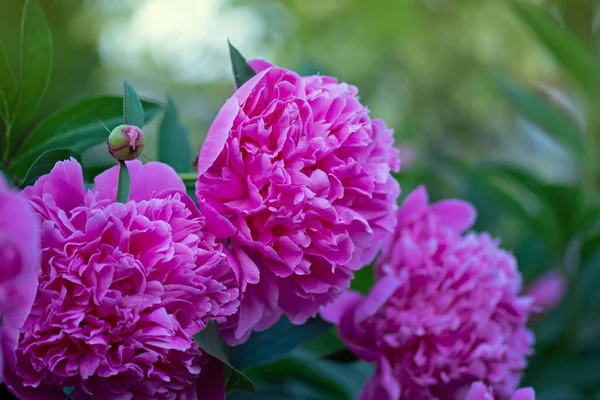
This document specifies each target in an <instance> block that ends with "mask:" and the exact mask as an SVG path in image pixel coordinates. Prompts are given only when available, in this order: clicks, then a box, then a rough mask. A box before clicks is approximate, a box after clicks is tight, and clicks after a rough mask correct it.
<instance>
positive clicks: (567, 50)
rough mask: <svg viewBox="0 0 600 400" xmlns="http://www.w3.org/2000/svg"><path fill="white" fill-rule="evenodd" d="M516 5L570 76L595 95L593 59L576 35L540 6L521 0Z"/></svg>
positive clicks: (518, 11)
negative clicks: (562, 26) (559, 24)
mask: <svg viewBox="0 0 600 400" xmlns="http://www.w3.org/2000/svg"><path fill="white" fill-rule="evenodd" d="M513 6H514V9H515V11H516V13H517V15H518V16H519V17H520V18H521V19H522V20H523V21H524V22H525V23H526V24H527V26H529V28H530V29H531V30H532V31H533V32H534V33H535V34H536V36H537V37H538V38H539V39H540V40H541V42H542V43H543V44H544V46H545V47H546V49H547V50H548V51H550V53H551V54H552V55H553V56H554V58H555V59H556V61H557V62H558V63H559V64H560V65H561V66H562V68H563V69H564V70H565V72H567V74H569V75H570V77H571V79H573V80H574V81H575V82H576V83H577V84H579V86H580V87H581V89H582V90H583V91H584V92H586V93H589V94H591V95H594V94H595V92H596V90H597V88H598V87H597V84H598V78H597V74H596V69H595V63H594V58H593V56H592V54H591V53H590V52H589V51H588V50H587V49H586V47H585V45H584V44H583V43H582V42H581V41H580V40H579V39H578V38H577V37H576V36H575V34H573V33H572V32H569V31H567V30H565V29H562V28H561V27H560V26H558V24H557V23H556V21H554V20H553V19H552V18H551V17H550V16H549V15H547V14H546V13H545V11H543V10H542V9H541V8H540V7H538V6H534V5H530V4H526V3H525V2H522V1H518V2H517V1H514V2H513Z"/></svg>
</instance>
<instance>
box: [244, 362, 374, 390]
mask: <svg viewBox="0 0 600 400" xmlns="http://www.w3.org/2000/svg"><path fill="white" fill-rule="evenodd" d="M248 373H249V374H252V376H255V375H256V376H257V377H258V376H260V378H261V379H263V380H266V381H271V382H281V381H286V380H290V379H295V380H300V381H302V382H306V383H309V384H310V385H311V386H313V387H315V388H318V389H320V390H322V391H325V392H326V393H327V395H326V396H323V398H326V399H353V398H356V396H357V395H358V393H360V390H361V389H362V386H363V384H364V382H365V381H366V379H367V378H368V377H369V375H371V374H372V373H373V366H371V365H369V364H366V363H364V362H354V363H337V362H334V361H328V360H321V359H319V358H317V357H316V356H315V355H314V354H312V353H310V352H309V351H306V350H294V351H293V352H292V353H291V354H290V355H289V356H288V357H286V358H284V359H281V360H279V361H276V362H274V363H271V364H267V365H263V366H260V367H256V368H252V369H251V370H249V371H248Z"/></svg>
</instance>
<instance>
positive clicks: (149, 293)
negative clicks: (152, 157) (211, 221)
mask: <svg viewBox="0 0 600 400" xmlns="http://www.w3.org/2000/svg"><path fill="white" fill-rule="evenodd" d="M127 166H128V168H129V172H130V175H131V195H130V201H129V202H127V204H121V203H115V202H114V198H115V191H116V186H117V176H118V167H114V168H111V169H110V170H108V171H106V172H104V173H102V174H100V175H99V176H98V177H97V178H96V180H95V183H96V186H95V188H94V189H92V190H90V191H88V192H86V191H85V189H84V185H83V177H82V170H81V166H80V165H79V164H78V163H77V162H76V161H74V160H71V161H65V162H59V163H57V164H56V165H55V166H54V168H53V170H52V171H51V172H50V174H49V175H45V176H43V177H41V178H40V179H39V180H38V181H37V182H36V183H35V185H34V186H33V187H29V188H27V189H25V190H24V192H23V195H24V196H25V198H27V199H29V201H30V203H31V204H32V205H33V207H34V208H35V210H36V211H37V214H38V217H39V219H40V220H41V221H42V268H41V273H40V275H39V280H40V285H39V289H38V292H37V296H36V299H35V302H34V305H33V308H32V311H31V314H30V315H29V318H28V319H27V321H26V322H25V325H24V327H23V330H22V334H21V338H20V341H19V346H18V349H17V352H16V360H15V359H13V360H12V362H11V368H6V369H5V372H6V381H7V382H6V383H7V386H8V387H9V389H10V390H11V391H13V393H15V394H17V395H18V396H21V397H22V398H26V399H54V398H56V399H62V397H63V396H62V388H63V387H65V386H73V387H74V388H75V389H74V391H73V394H72V396H73V397H74V398H75V399H88V398H90V397H91V398H98V399H117V398H119V399H131V398H135V399H176V398H177V399H194V398H197V397H198V396H199V393H202V394H203V395H204V394H206V393H208V392H211V393H212V394H213V396H214V397H210V398H214V399H223V398H224V376H223V368H222V366H221V364H220V363H219V362H215V361H214V360H212V359H211V358H210V357H209V356H208V355H207V354H204V353H202V352H201V351H200V350H199V349H198V348H197V346H196V345H195V344H194V341H193V339H192V335H193V334H194V333H196V332H197V331H199V330H200V329H201V328H203V327H204V326H205V324H206V322H207V321H209V320H214V321H216V322H220V323H222V322H224V321H225V319H226V317H227V316H229V315H231V314H233V313H235V312H236V311H237V307H238V305H239V302H238V300H237V299H238V288H237V279H236V276H235V273H234V271H233V270H232V269H231V268H230V266H229V264H228V262H227V259H226V257H227V254H226V253H225V251H224V248H223V246H222V245H221V244H219V242H218V240H217V237H216V236H215V234H214V233H213V232H211V231H208V230H206V229H205V227H204V224H205V218H204V216H203V215H202V214H200V212H199V211H198V209H197V208H196V206H195V205H194V203H193V202H192V200H191V199H190V198H189V197H187V195H186V194H185V187H184V185H183V183H182V181H181V180H180V179H179V177H178V176H177V174H176V173H175V171H173V170H172V169H171V168H170V167H168V166H166V165H164V164H160V163H148V164H146V165H142V164H141V163H140V162H139V161H131V162H128V163H127ZM203 385H211V386H210V387H208V386H206V387H205V386H203ZM196 386H198V388H197V387H196ZM205 397H206V396H204V397H203V398H205Z"/></svg>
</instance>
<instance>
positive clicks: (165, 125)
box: [158, 99, 193, 172]
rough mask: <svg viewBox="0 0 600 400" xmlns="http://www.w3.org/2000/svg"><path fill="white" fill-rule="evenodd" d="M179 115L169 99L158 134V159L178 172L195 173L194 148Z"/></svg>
mask: <svg viewBox="0 0 600 400" xmlns="http://www.w3.org/2000/svg"><path fill="white" fill-rule="evenodd" d="M178 114H179V113H178V111H177V108H176V107H175V104H174V103H173V101H172V100H171V99H169V100H168V103H167V109H166V111H165V115H164V116H163V120H162V123H161V124H160V131H159V134H158V159H159V161H162V162H164V163H166V164H168V165H170V166H171V167H173V169H174V170H175V171H177V172H190V171H193V168H192V162H193V155H192V146H191V145H190V138H189V135H188V132H187V129H185V127H184V126H183V125H181V123H180V122H179V120H178Z"/></svg>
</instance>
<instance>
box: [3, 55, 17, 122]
mask: <svg viewBox="0 0 600 400" xmlns="http://www.w3.org/2000/svg"><path fill="white" fill-rule="evenodd" d="M17 94H18V88H17V81H16V80H15V76H14V75H13V72H12V68H11V67H10V64H9V62H8V58H7V57H6V53H5V52H4V45H3V44H2V43H0V118H2V119H4V121H5V122H6V124H7V125H8V123H9V122H10V117H11V114H12V107H13V104H14V102H15V100H16V98H17Z"/></svg>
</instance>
